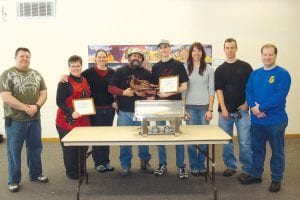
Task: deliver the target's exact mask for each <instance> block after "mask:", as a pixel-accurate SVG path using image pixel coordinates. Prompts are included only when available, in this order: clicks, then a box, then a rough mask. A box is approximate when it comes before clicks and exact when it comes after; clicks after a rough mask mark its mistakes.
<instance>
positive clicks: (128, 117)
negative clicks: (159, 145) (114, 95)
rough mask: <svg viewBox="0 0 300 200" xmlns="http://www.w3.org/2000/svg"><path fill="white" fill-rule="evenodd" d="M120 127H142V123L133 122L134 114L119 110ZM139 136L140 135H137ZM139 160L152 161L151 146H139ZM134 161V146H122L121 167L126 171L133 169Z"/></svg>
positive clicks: (118, 121)
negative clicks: (132, 160)
mask: <svg viewBox="0 0 300 200" xmlns="http://www.w3.org/2000/svg"><path fill="white" fill-rule="evenodd" d="M117 125H118V126H140V125H141V123H140V122H138V121H133V113H132V112H124V111H122V110H119V113H118V120H117ZM137 134H138V133H137ZM138 151H139V158H140V159H142V160H147V161H149V160H150V159H151V154H150V153H149V146H145V145H143V146H138ZM131 159H132V146H120V162H121V167H122V168H125V169H130V168H131Z"/></svg>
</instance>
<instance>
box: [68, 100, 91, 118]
mask: <svg viewBox="0 0 300 200" xmlns="http://www.w3.org/2000/svg"><path fill="white" fill-rule="evenodd" d="M73 106H74V111H75V112H78V113H79V114H80V115H94V114H96V110H95V104H94V99H93V98H82V99H74V100H73Z"/></svg>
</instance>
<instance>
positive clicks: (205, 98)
mask: <svg viewBox="0 0 300 200" xmlns="http://www.w3.org/2000/svg"><path fill="white" fill-rule="evenodd" d="M214 76H215V75H214V70H213V68H212V67H211V66H210V65H208V64H207V65H206V70H205V71H204V72H203V76H201V75H200V74H199V70H193V72H192V74H191V75H190V76H189V82H188V89H187V91H186V92H185V93H184V95H186V105H208V104H209V96H214V93H215V87H214Z"/></svg>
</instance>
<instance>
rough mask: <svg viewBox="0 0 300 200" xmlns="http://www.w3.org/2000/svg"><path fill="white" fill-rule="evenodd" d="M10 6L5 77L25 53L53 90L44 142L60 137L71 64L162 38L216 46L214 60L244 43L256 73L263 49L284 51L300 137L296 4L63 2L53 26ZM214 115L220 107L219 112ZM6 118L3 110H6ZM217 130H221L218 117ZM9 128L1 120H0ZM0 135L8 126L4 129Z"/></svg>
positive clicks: (288, 0)
mask: <svg viewBox="0 0 300 200" xmlns="http://www.w3.org/2000/svg"><path fill="white" fill-rule="evenodd" d="M0 2H3V3H5V4H6V5H7V13H8V17H7V21H6V22H4V21H3V20H0V73H1V72H2V71H3V70H4V69H6V68H8V67H10V66H12V65H13V64H14V51H15V49H16V48H17V47H19V46H25V47H28V48H29V49H30V50H31V52H32V64H31V66H32V67H33V68H35V69H37V70H38V71H40V72H41V73H42V74H43V76H44V78H45V80H46V83H47V86H48V100H47V102H46V104H45V106H44V107H43V108H42V127H43V137H57V133H56V129H55V123H54V121H55V115H56V104H55V95H56V87H57V82H58V79H59V76H60V75H61V74H63V73H67V72H68V69H67V59H68V57H69V56H70V55H72V54H78V55H81V56H82V57H83V59H84V61H85V63H84V64H85V65H87V60H88V59H87V46H88V45H89V44H156V43H157V42H158V41H159V40H160V39H161V38H167V39H169V40H170V41H171V42H172V43H174V44H175V43H177V44H180V43H192V42H194V41H200V42H202V43H206V44H212V45H213V58H214V59H216V58H224V53H223V42H224V39H226V38H227V37H234V38H236V39H237V41H238V46H239V51H238V57H239V58H240V59H243V60H246V61H248V62H249V63H250V64H251V65H252V66H253V67H254V68H257V67H258V66H260V65H261V60H260V52H259V51H260V47H261V46H262V45H263V44H264V43H267V42H272V43H275V44H276V45H277V46H278V49H279V54H278V64H280V65H282V66H285V67H286V68H287V69H288V70H289V71H290V73H291V75H292V81H293V82H292V87H291V91H290V94H289V96H288V101H287V111H288V113H289V117H290V121H289V126H288V128H287V132H288V133H300V123H298V121H299V116H298V115H297V113H299V112H300V107H299V105H298V102H300V97H299V95H297V92H298V91H300V80H299V79H297V77H296V76H295V74H296V71H297V70H298V68H299V66H300V60H299V58H298V57H299V56H298V48H299V46H300V39H299V35H300V27H299V23H297V20H298V19H300V13H299V12H297V11H298V10H297V9H299V7H300V3H299V2H300V1H297V0H284V1H283V0H264V1H261V0H252V1H243V0H226V1H224V0H210V1H207V0H151V1H145V0H144V1H143V0H127V1H124V0H109V1H99V0H77V1H71V0H57V15H56V18H54V19H48V20H43V19H35V20H20V19H16V11H15V10H16V4H15V1H13V0H9V1H8V0H0ZM215 110H216V106H215ZM0 112H1V113H0V115H1V116H3V110H2V108H1V109H0ZM214 114H215V116H214V120H213V122H212V123H213V124H216V123H217V115H216V114H217V112H214ZM0 123H1V124H3V120H2V119H1V120H0ZM0 132H4V127H3V126H2V125H1V126H0Z"/></svg>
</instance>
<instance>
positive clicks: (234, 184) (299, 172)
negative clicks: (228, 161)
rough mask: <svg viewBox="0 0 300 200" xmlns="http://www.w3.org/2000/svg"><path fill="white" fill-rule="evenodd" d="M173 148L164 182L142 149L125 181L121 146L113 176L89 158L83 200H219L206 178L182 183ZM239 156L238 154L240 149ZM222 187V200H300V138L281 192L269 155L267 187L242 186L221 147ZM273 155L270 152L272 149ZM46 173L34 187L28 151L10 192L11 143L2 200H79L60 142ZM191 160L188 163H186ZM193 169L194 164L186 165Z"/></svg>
mask: <svg viewBox="0 0 300 200" xmlns="http://www.w3.org/2000/svg"><path fill="white" fill-rule="evenodd" d="M167 149H168V174H167V175H165V176H163V177H155V176H153V175H149V174H144V173H142V172H141V171H140V170H139V160H138V158H137V153H136V147H134V158H133V164H132V166H133V168H132V174H131V175H130V176H128V177H121V176H120V174H119V170H120V166H119V160H118V156H119V147H112V148H111V164H112V165H113V166H115V167H116V171H115V172H113V173H110V174H99V173H98V172H96V171H95V170H94V168H93V162H92V159H91V158H89V159H88V172H89V177H90V179H89V184H88V185H86V184H83V185H82V188H81V195H80V199H81V200H94V199H101V200H106V199H107V200H154V199H163V200H167V199H170V200H180V199H185V200H194V199H201V200H202V199H203V200H206V199H213V188H212V185H211V183H209V182H208V183H205V181H204V178H203V177H193V176H190V178H189V179H187V180H179V178H178V177H177V173H176V168H175V150H174V147H173V146H170V147H168V148H167ZM236 151H238V149H237V148H236ZM216 152H217V166H216V168H217V174H216V180H217V187H218V199H219V200H240V199H242V200H269V199H270V200H273V199H274V200H297V199H299V198H300V159H299V154H300V139H287V140H286V173H285V178H284V180H283V182H282V190H281V191H280V192H279V193H270V192H269V191H268V187H269V184H270V170H269V158H270V156H271V155H270V153H268V155H267V159H266V163H265V172H264V175H263V182H262V183H261V184H254V185H246V186H245V185H240V184H239V182H238V181H237V175H238V174H239V173H240V171H239V172H238V173H237V174H236V175H234V176H233V177H227V178H225V177H223V176H222V172H223V170H224V164H223V162H222V159H221V153H222V149H221V146H220V145H217V149H216ZM268 152H269V149H268ZM151 153H152V156H153V158H152V160H151V164H152V165H153V166H156V165H157V151H156V147H154V146H153V147H151ZM42 158H43V169H44V174H45V175H46V176H48V177H49V179H50V182H49V183H47V184H38V183H31V182H30V181H29V180H28V169H27V165H26V154H25V148H24V149H23V157H22V161H23V162H22V173H23V177H22V182H21V188H20V191H19V192H18V193H10V192H9V191H8V189H7V160H6V144H5V143H1V144H0V200H38V199H41V200H42V199H43V200H45V199H52V200H75V199H76V186H77V181H73V180H70V179H68V178H67V177H66V176H65V173H64V166H63V162H62V152H61V147H60V144H59V143H58V142H45V143H44V150H43V157H42ZM186 160H187V159H186ZM186 162H187V164H188V161H186Z"/></svg>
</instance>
